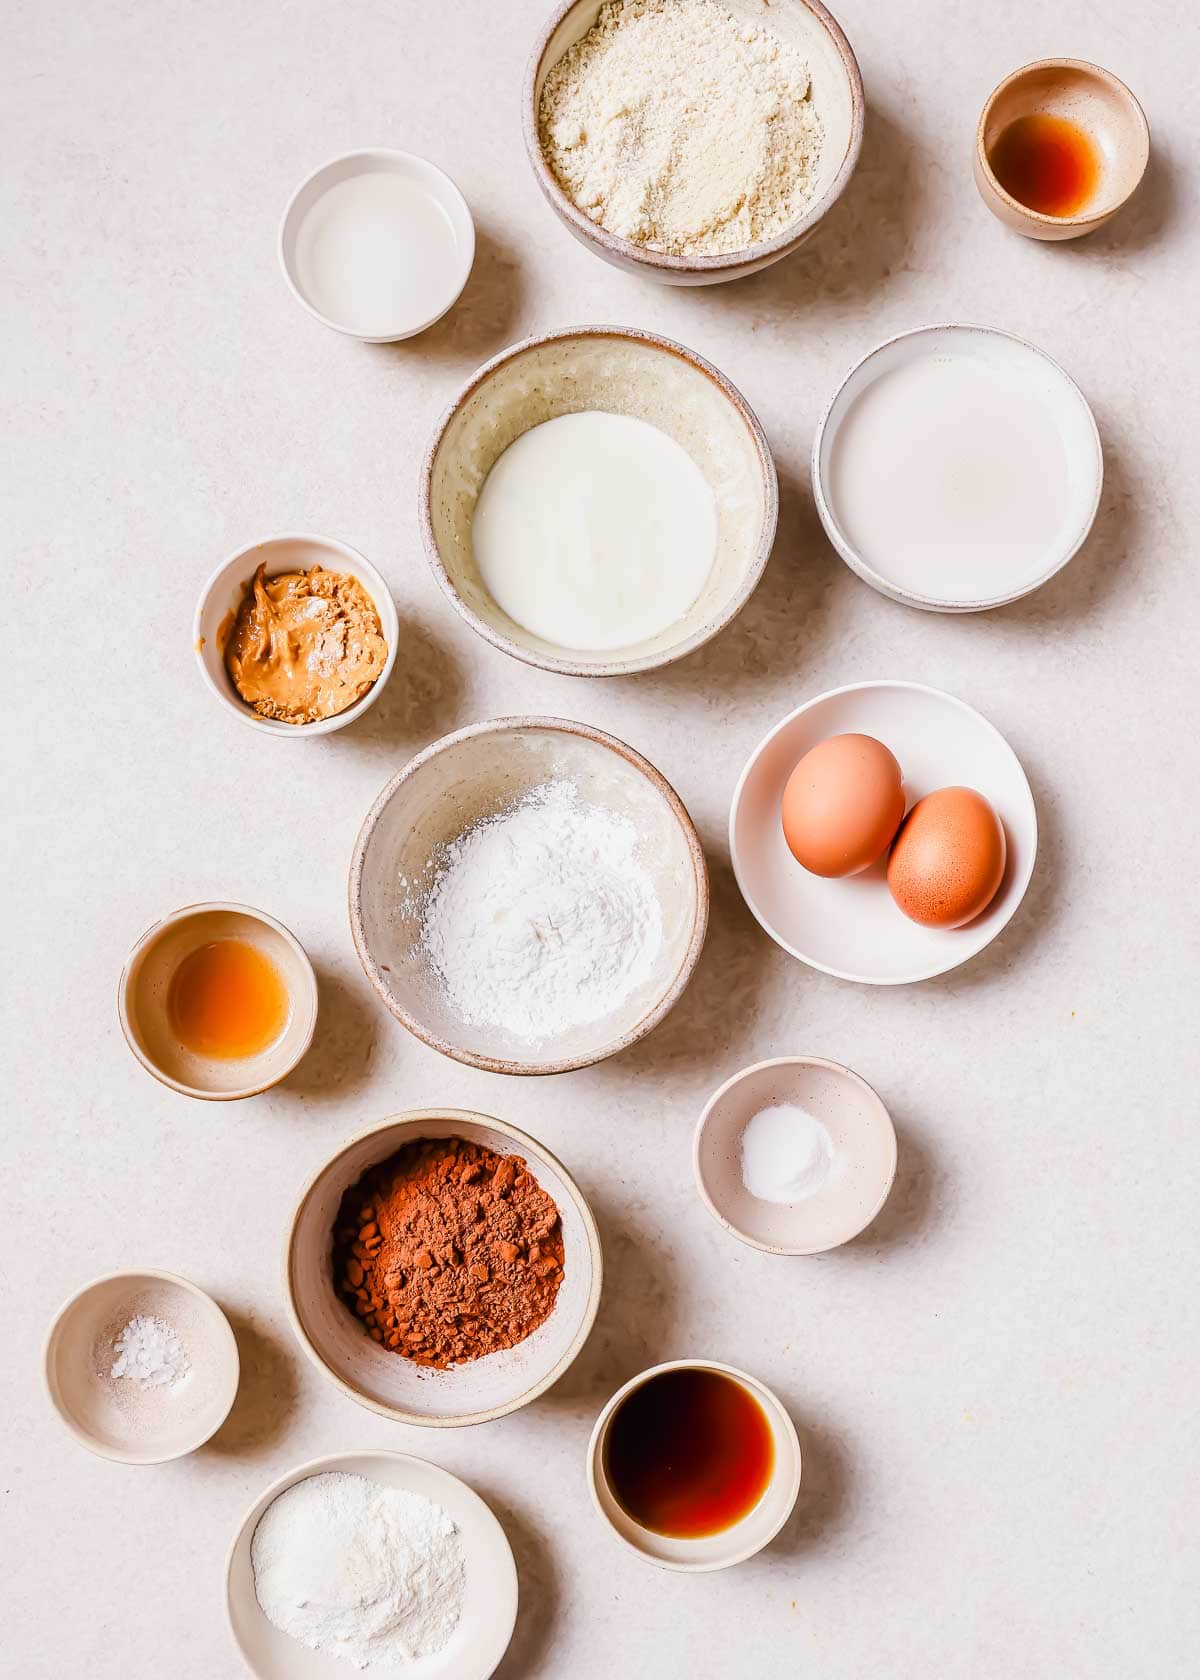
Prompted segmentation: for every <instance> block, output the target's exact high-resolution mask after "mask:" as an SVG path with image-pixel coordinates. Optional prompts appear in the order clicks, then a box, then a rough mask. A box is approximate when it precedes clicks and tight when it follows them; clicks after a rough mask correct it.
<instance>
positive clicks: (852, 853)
mask: <svg viewBox="0 0 1200 1680" xmlns="http://www.w3.org/2000/svg"><path fill="white" fill-rule="evenodd" d="M781 815H782V817H783V837H784V839H785V840H786V841H787V843H788V849H789V850H790V852H791V854H792V856H793V857H794V858H795V859H796V862H797V863H802V864H803V865H804V867H805V869H807V870H809V871H810V872H811V873H812V874H813V875H826V876H835V877H836V876H841V875H857V874H859V872H860V871H861V870H864V869H869V868H870V867H871V865H872V864H873V863H875V862H876V861H877V860H878V859H879V858H881V857H882V856H883V854H884V852H886V851H887V849H888V846H889V845H890V843H891V840H892V836H893V835H894V834H895V832H896V830H897V828H898V827H899V826H900V819H901V817H902V816H903V815H904V784H903V778H902V777H901V774H900V766H899V765H898V764H897V763H896V760H895V759H894V758H893V757H892V755H891V753H890V752H889V751H888V750H887V748H886V747H885V746H884V744H883V742H882V741H877V740H876V739H875V738H874V736H873V735H831V736H830V737H829V739H828V740H827V741H821V742H819V743H818V745H817V746H815V747H813V748H812V749H811V751H809V752H806V753H805V755H804V757H803V758H802V759H801V760H800V762H799V764H797V766H796V768H795V769H794V770H793V771H792V773H791V775H790V776H789V777H788V780H787V786H786V787H785V788H784V790H783V810H782V813H781Z"/></svg>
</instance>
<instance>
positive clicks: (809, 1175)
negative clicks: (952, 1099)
mask: <svg viewBox="0 0 1200 1680" xmlns="http://www.w3.org/2000/svg"><path fill="white" fill-rule="evenodd" d="M692 1161H693V1166H694V1169H695V1174H696V1186H697V1188H698V1190H699V1191H700V1198H701V1200H702V1201H703V1203H704V1205H705V1207H707V1209H708V1211H709V1212H710V1213H711V1214H712V1216H713V1218H714V1219H716V1220H717V1221H718V1223H719V1224H721V1225H723V1226H724V1227H725V1229H726V1230H727V1231H729V1232H731V1233H732V1234H733V1235H734V1236H735V1237H737V1238H739V1239H740V1241H742V1242H744V1243H749V1245H750V1246H751V1248H761V1249H763V1250H765V1251H766V1252H767V1253H768V1254H821V1253H823V1252H824V1251H825V1250H826V1249H830V1248H837V1247H839V1246H840V1245H841V1244H842V1243H844V1242H849V1241H850V1239H851V1237H856V1236H857V1235H858V1233H859V1232H860V1231H862V1230H864V1229H865V1228H866V1227H867V1226H868V1225H869V1224H870V1223H871V1221H872V1220H873V1219H874V1217H875V1215H876V1214H877V1213H878V1212H879V1210H880V1208H881V1207H882V1206H883V1204H884V1202H885V1201H886V1200H887V1197H888V1192H889V1191H890V1189H891V1187H892V1180H893V1179H894V1178H895V1176H896V1133H895V1129H894V1128H893V1126H892V1121H891V1116H890V1115H889V1114H888V1111H887V1109H886V1108H885V1107H884V1105H883V1103H882V1101H881V1100H880V1098H879V1097H878V1096H877V1095H876V1093H875V1092H874V1091H873V1090H872V1089H871V1087H870V1086H869V1085H868V1084H867V1082H866V1080H865V1079H861V1078H860V1077H859V1075H858V1074H857V1073H854V1072H852V1071H851V1069H850V1068H848V1067H843V1066H842V1065H841V1064H840V1063H839V1062H829V1061H826V1060H825V1059H824V1058H823V1057H820V1056H780V1057H777V1058H776V1059H775V1060H773V1061H769V1062H757V1063H755V1065H754V1066H753V1067H748V1068H743V1070H742V1071H741V1073H735V1074H734V1076H733V1078H732V1079H728V1080H726V1082H725V1084H724V1085H722V1086H721V1087H720V1089H719V1090H717V1091H715V1092H714V1093H713V1095H712V1096H711V1097H710V1098H709V1100H708V1103H707V1105H706V1107H705V1109H704V1112H703V1114H702V1115H701V1116H700V1121H699V1124H698V1125H697V1127H696V1138H695V1146H694V1150H693V1156H692Z"/></svg>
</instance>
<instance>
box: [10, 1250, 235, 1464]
mask: <svg viewBox="0 0 1200 1680" xmlns="http://www.w3.org/2000/svg"><path fill="white" fill-rule="evenodd" d="M43 1369H44V1372H45V1378H46V1387H47V1390H48V1391H49V1395H50V1399H51V1402H52V1403H53V1406H54V1409H55V1411H56V1412H57V1413H58V1415H59V1417H60V1418H61V1419H62V1421H63V1422H64V1423H65V1424H66V1426H67V1428H68V1429H69V1430H70V1432H71V1434H72V1435H74V1437H75V1439H76V1440H77V1441H79V1442H81V1443H82V1445H83V1446H85V1447H86V1448H87V1449H88V1451H89V1452H94V1453H97V1454H98V1455H99V1456H100V1457H101V1458H111V1459H114V1460H115V1461H116V1462H117V1463H118V1464H165V1463H166V1462H167V1461H168V1459H172V1458H182V1457H183V1456H184V1455H185V1454H186V1453H190V1452H195V1450H196V1448H197V1447H201V1446H203V1445H204V1443H205V1441H207V1440H208V1439H209V1438H210V1437H211V1436H212V1435H214V1434H215V1433H216V1432H217V1430H218V1429H219V1428H220V1427H221V1425H222V1424H223V1423H224V1421H225V1419H226V1417H228V1415H229V1409H230V1407H231V1406H232V1405H233V1401H234V1396H235V1395H236V1393H237V1387H238V1376H239V1370H240V1364H239V1360H238V1350H237V1342H236V1341H235V1340H234V1335H233V1331H232V1329H231V1328H230V1325H229V1320H228V1319H227V1318H226V1317H225V1314H224V1313H223V1312H222V1311H221V1309H220V1307H219V1306H218V1305H217V1303H216V1302H215V1301H214V1300H213V1299H212V1298H211V1297H210V1296H208V1295H206V1294H205V1293H204V1291H203V1290H202V1289H197V1288H196V1285H195V1284H194V1283H188V1281H187V1279H186V1278H181V1277H176V1276H174V1274H173V1273H171V1272H114V1273H113V1274H112V1275H111V1276H108V1277H102V1278H97V1279H96V1281H95V1282H94V1283H89V1284H88V1285H87V1286H86V1287H85V1288H83V1289H81V1290H80V1291H79V1292H78V1294H75V1295H72V1297H71V1299H70V1300H69V1301H68V1302H67V1303H66V1305H65V1306H64V1307H63V1308H62V1309H61V1311H60V1312H59V1313H58V1316H57V1317H56V1318H55V1320H54V1323H53V1324H52V1325H51V1327H50V1334H49V1336H48V1337H47V1338H46V1349H45V1357H44V1361H43Z"/></svg>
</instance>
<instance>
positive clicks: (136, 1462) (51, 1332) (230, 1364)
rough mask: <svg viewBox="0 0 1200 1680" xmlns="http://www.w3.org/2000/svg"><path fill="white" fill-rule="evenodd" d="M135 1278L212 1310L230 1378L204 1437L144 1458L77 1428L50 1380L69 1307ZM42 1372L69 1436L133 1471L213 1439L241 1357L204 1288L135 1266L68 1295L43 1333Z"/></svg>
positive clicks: (219, 1310) (183, 1454) (173, 1275)
mask: <svg viewBox="0 0 1200 1680" xmlns="http://www.w3.org/2000/svg"><path fill="white" fill-rule="evenodd" d="M137 1278H153V1279H154V1280H155V1282H156V1283H169V1284H172V1285H173V1286H174V1287H176V1288H178V1289H182V1290H183V1291H184V1292H185V1294H188V1295H193V1296H195V1298H196V1299H197V1300H198V1301H201V1302H203V1304H204V1307H205V1310H206V1311H207V1310H209V1309H211V1311H212V1312H213V1313H215V1314H216V1318H217V1319H218V1320H219V1321H220V1324H219V1326H216V1325H214V1328H215V1331H216V1336H217V1338H218V1339H219V1340H220V1342H221V1343H222V1344H223V1347H224V1360H225V1363H226V1366H227V1369H228V1370H229V1372H230V1375H231V1377H232V1381H231V1383H230V1387H229V1402H228V1404H227V1405H226V1407H225V1410H224V1411H223V1412H222V1413H221V1416H220V1417H219V1418H218V1419H217V1421H216V1422H215V1423H214V1424H213V1426H212V1428H211V1429H209V1430H208V1431H207V1432H206V1433H205V1434H204V1435H202V1436H200V1437H199V1439H198V1440H196V1441H195V1442H194V1443H193V1444H192V1445H191V1446H190V1447H182V1448H180V1450H179V1451H178V1452H169V1453H162V1454H159V1455H157V1456H155V1457H153V1458H144V1457H141V1456H138V1457H136V1458H135V1457H131V1456H130V1455H129V1454H128V1453H124V1452H120V1451H118V1450H115V1449H114V1448H112V1447H106V1446H104V1445H103V1443H102V1442H100V1441H98V1440H97V1439H96V1438H95V1436H93V1435H89V1434H87V1432H86V1431H85V1430H82V1429H80V1427H79V1425H78V1424H77V1423H76V1422H75V1421H74V1419H73V1418H70V1417H68V1416H67V1414H66V1412H65V1411H63V1409H62V1407H61V1406H60V1405H59V1403H58V1400H57V1399H56V1398H55V1394H54V1386H53V1384H52V1383H51V1381H50V1350H51V1348H52V1347H53V1345H54V1341H55V1337H56V1335H57V1333H58V1328H59V1325H60V1324H61V1323H62V1321H63V1319H64V1318H65V1317H66V1315H67V1314H68V1313H69V1312H70V1310H71V1308H72V1307H73V1306H75V1304H76V1302H78V1301H81V1300H82V1299H83V1297H84V1296H85V1295H90V1294H91V1292H92V1290H93V1289H99V1288H100V1286H101V1285H102V1284H105V1283H123V1282H125V1281H128V1282H130V1283H132V1282H133V1281H134V1280H135V1279H137ZM41 1369H42V1387H43V1388H44V1390H45V1392H46V1397H47V1399H48V1400H49V1401H50V1404H51V1406H53V1408H54V1412H55V1415H56V1416H57V1418H58V1419H59V1421H60V1422H61V1423H62V1425H63V1427H64V1428H65V1429H66V1430H67V1431H68V1433H69V1434H71V1435H73V1436H74V1437H75V1439H76V1440H77V1441H78V1442H79V1444H80V1446H83V1447H86V1448H87V1450H88V1451H89V1452H90V1453H94V1454H95V1455H96V1457H97V1458H106V1459H108V1461H109V1462H110V1463H111V1464H129V1465H132V1466H134V1468H137V1467H139V1466H141V1465H151V1464H171V1463H173V1462H174V1461H175V1459H177V1458H187V1457H188V1455H189V1454H190V1453H194V1452H198V1451H199V1449H200V1448H201V1447H202V1446H204V1444H205V1442H207V1441H211V1440H212V1438H213V1436H214V1435H215V1434H216V1433H217V1430H218V1429H220V1428H221V1426H222V1424H224V1423H225V1421H226V1419H227V1418H228V1417H229V1414H230V1412H231V1411H232V1410H233V1403H234V1401H235V1400H236V1399H237V1391H238V1384H239V1383H240V1381H241V1374H242V1356H241V1354H240V1353H239V1352H238V1345H237V1337H236V1336H235V1335H234V1333H233V1326H232V1324H230V1322H229V1318H228V1315H227V1314H226V1312H225V1310H224V1308H223V1307H221V1306H220V1304H219V1303H218V1302H217V1301H215V1300H214V1299H213V1297H212V1296H211V1295H210V1294H209V1293H208V1291H207V1290H206V1289H201V1288H200V1285H199V1284H197V1283H192V1282H191V1281H190V1280H189V1279H188V1278H185V1277H180V1276H179V1273H178V1272H164V1271H160V1270H159V1269H158V1268H157V1267H156V1266H135V1267H123V1268H122V1269H121V1270H120V1271H118V1272H104V1273H102V1274H101V1276H100V1277H94V1278H92V1279H91V1281H90V1282H89V1283H85V1284H81V1285H80V1287H79V1288H78V1289H76V1290H75V1291H74V1293H73V1294H71V1295H68V1296H67V1299H66V1300H65V1301H64V1302H63V1304H62V1306H61V1307H59V1309H58V1311H57V1312H56V1313H55V1315H54V1317H53V1318H52V1319H51V1320H50V1328H49V1329H48V1330H47V1331H46V1334H45V1336H44V1337H43V1339H42V1358H41Z"/></svg>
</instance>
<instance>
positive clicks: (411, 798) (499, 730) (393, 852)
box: [349, 717, 709, 1074]
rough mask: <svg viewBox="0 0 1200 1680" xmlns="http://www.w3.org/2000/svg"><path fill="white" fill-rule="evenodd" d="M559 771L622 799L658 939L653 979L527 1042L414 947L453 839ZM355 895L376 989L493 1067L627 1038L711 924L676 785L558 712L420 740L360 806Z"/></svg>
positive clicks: (419, 1030)
mask: <svg viewBox="0 0 1200 1680" xmlns="http://www.w3.org/2000/svg"><path fill="white" fill-rule="evenodd" d="M560 778H562V779H566V780H569V781H572V782H574V784H575V785H576V787H577V788H578V789H579V794H580V797H581V798H582V799H583V800H584V801H585V802H588V803H591V804H596V805H601V806H606V807H608V808H610V809H612V810H615V811H618V812H620V813H621V814H623V815H624V816H626V817H628V818H629V820H630V821H631V822H632V823H633V824H634V826H635V827H636V828H637V830H638V834H639V853H640V855H641V857H642V861H643V862H644V864H645V867H646V869H647V872H648V873H649V875H650V878H651V882H652V884H653V886H654V888H655V890H656V892H657V895H658V900H659V906H660V909H661V912H662V924H663V940H662V945H661V948H660V951H659V956H658V960H657V964H656V967H655V971H654V973H653V975H652V976H651V978H650V980H649V981H648V982H647V983H646V984H645V985H644V986H642V987H640V988H639V990H638V991H636V992H635V993H633V994H632V996H630V997H629V998H627V999H626V1001H625V1003H624V1004H623V1005H622V1006H621V1008H620V1009H619V1010H617V1011H616V1012H615V1013H614V1014H612V1015H610V1016H608V1017H607V1018H606V1019H604V1020H602V1021H597V1022H593V1023H592V1024H590V1025H588V1026H582V1027H575V1028H573V1029H572V1030H571V1031H570V1032H569V1033H566V1034H564V1035H563V1036H562V1037H561V1038H559V1039H554V1040H550V1041H547V1042H545V1043H542V1044H539V1045H536V1046H534V1045H531V1044H529V1043H528V1042H527V1041H525V1040H522V1039H518V1038H516V1037H514V1035H513V1034H511V1033H509V1032H507V1031H506V1030H504V1029H502V1028H499V1027H486V1026H469V1025H468V1024H467V1023H466V1022H464V1021H463V1020H462V1019H461V1018H460V1017H459V1016H458V1015H457V1014H456V1013H455V1012H454V1011H453V1010H452V1008H451V1007H450V1005H449V1003H448V1002H447V1000H446V997H445V993H444V991H443V988H442V986H441V983H440V982H439V980H438V978H437V976H436V975H435V973H434V972H433V969H432V967H431V966H430V963H429V960H428V958H427V957H426V956H425V954H424V952H423V951H422V950H421V948H420V944H419V941H420V935H421V903H420V899H421V898H422V897H423V894H424V892H425V890H426V889H427V887H428V886H429V885H432V882H433V879H434V876H435V873H436V865H437V862H438V860H439V858H440V857H441V855H442V854H443V852H444V848H445V847H446V846H447V845H449V844H451V843H452V842H453V841H454V840H456V839H457V838H458V836H459V835H460V834H462V833H463V832H464V831H465V830H466V829H468V828H470V827H472V826H473V825H474V824H475V823H477V822H479V821H480V820H481V819H482V818H485V817H489V816H493V815H495V814H496V813H497V812H500V811H503V810H507V809H509V808H511V806H512V805H513V804H515V803H516V802H517V801H518V800H520V799H521V798H522V797H523V796H524V795H525V794H526V793H527V792H529V791H530V790H531V789H532V788H535V787H541V786H542V785H543V784H544V783H546V782H549V781H554V780H557V779H560ZM402 880H404V881H406V882H407V883H408V884H409V885H408V887H407V888H402V887H401V884H400V883H401V881H402ZM349 897H350V930H351V933H352V934H353V937H354V945H355V949H356V950H357V952H358V955H359V960H360V961H361V963H362V965H363V968H364V969H365V970H366V974H367V978H368V979H369V980H370V982H371V984H372V986H374V988H375V990H376V992H377V993H378V995H379V997H380V999H381V1000H382V1002H383V1003H384V1004H385V1005H386V1006H387V1008H388V1009H390V1010H391V1012H392V1014H393V1015H394V1016H395V1017H396V1019H397V1020H398V1021H401V1022H402V1023H403V1024H404V1025H405V1026H406V1027H407V1028H408V1030H409V1031H410V1032H412V1033H415V1034H416V1036H417V1037H418V1038H420V1039H423V1040H424V1041H425V1043H426V1044H429V1045H432V1046H433V1048H434V1049H435V1050H440V1051H441V1053H442V1055H444V1056H451V1057H453V1058H454V1060H455V1061H458V1062H466V1063H468V1064H469V1065H470V1066H472V1067H479V1068H485V1069H486V1070H487V1071H488V1072H489V1073H514V1074H545V1073H565V1072H567V1071H568V1070H569V1069H571V1068H580V1067H587V1066H588V1065H589V1063H592V1062H599V1061H603V1059H604V1058H605V1057H606V1056H613V1055H616V1054H617V1052H618V1051H620V1050H625V1049H627V1048H628V1047H629V1046H630V1045H631V1044H635V1043H636V1042H637V1040H638V1039H640V1038H644V1037H645V1036H646V1034H647V1033H648V1032H651V1031H653V1029H654V1028H655V1027H656V1026H657V1025H658V1023H659V1022H660V1021H661V1020H662V1019H663V1017H664V1016H665V1015H666V1014H667V1013H668V1011H669V1010H670V1009H672V1008H673V1007H674V1005H675V1004H676V1003H677V1002H678V1000H679V998H680V996H681V995H682V993H683V990H684V988H685V986H686V985H687V983H688V981H689V980H690V979H691V976H692V973H693V970H694V969H695V966H696V963H697V962H698V961H699V958H700V951H701V948H702V947H703V944H704V935H705V932H706V930H707V927H708V906H709V887H708V870H707V867H706V865H705V861H704V851H703V848H702V847H701V844H700V838H699V836H698V835H697V833H696V829H695V826H694V824H693V823H692V819H691V818H690V817H689V816H688V814H687V811H686V809H685V808H684V805H683V802H682V801H681V800H680V798H679V795H678V794H677V793H676V792H675V790H674V789H673V788H672V787H671V785H670V784H669V783H668V782H667V781H666V779H665V778H664V777H663V776H662V775H661V774H660V773H659V771H657V770H656V769H655V768H654V766H653V765H652V764H650V763H649V762H648V761H647V760H646V759H644V758H643V757H642V756H641V754H640V753H637V752H635V751H634V750H633V748H632V747H629V746H626V744H625V743H624V742H623V741H618V740H617V739H616V737H615V736H613V735H605V734H603V733H602V732H601V731H600V730H598V729H592V728H591V727H590V726H589V725H587V724H584V723H571V722H569V721H568V720H567V719H565V718H548V717H514V718H495V719H493V720H491V721H489V722H486V723H475V724H472V725H470V727H469V728H467V729H460V730H458V731H457V732H456V733H455V734H453V735H446V736H444V737H443V738H442V739H441V740H440V741H435V742H434V743H433V745H432V746H429V747H426V749H425V751H424V752H422V753H418V754H417V756H416V758H414V759H413V760H412V761H411V763H409V764H406V765H405V767H404V769H403V770H401V771H400V772H399V773H398V774H397V775H395V776H393V778H392V780H391V781H390V782H389V783H388V784H387V786H386V787H385V788H384V789H383V792H382V793H381V794H380V795H379V797H378V799H376V801H375V803H374V805H373V806H372V807H371V809H370V811H369V812H368V814H367V817H366V820H365V821H364V823H363V826H362V828H361V830H360V832H359V836H358V841H357V843H356V845H355V848H354V856H353V859H352V861H351V865H350V886H349Z"/></svg>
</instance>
